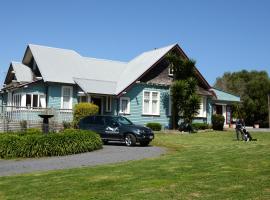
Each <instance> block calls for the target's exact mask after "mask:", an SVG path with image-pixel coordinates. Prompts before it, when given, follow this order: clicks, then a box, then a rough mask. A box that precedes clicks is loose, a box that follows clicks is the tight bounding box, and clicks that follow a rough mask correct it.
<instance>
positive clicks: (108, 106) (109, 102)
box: [106, 96, 112, 112]
mask: <svg viewBox="0 0 270 200" xmlns="http://www.w3.org/2000/svg"><path fill="white" fill-rule="evenodd" d="M111 111H112V97H110V96H106V112H111Z"/></svg>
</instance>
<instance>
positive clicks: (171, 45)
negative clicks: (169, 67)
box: [140, 43, 177, 55]
mask: <svg viewBox="0 0 270 200" xmlns="http://www.w3.org/2000/svg"><path fill="white" fill-rule="evenodd" d="M175 45H177V43H173V44H170V45H166V46H164V47H159V48H154V49H152V50H147V51H144V52H142V53H141V54H143V53H148V52H152V51H157V50H160V49H165V48H168V47H173V46H175ZM141 54H140V55H141Z"/></svg>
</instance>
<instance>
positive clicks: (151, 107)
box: [143, 91, 160, 115]
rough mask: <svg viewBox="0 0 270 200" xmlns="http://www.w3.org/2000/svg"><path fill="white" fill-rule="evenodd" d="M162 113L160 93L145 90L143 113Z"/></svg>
mask: <svg viewBox="0 0 270 200" xmlns="http://www.w3.org/2000/svg"><path fill="white" fill-rule="evenodd" d="M159 113H160V93H159V92H157V91H144V92H143V114H144V115H159Z"/></svg>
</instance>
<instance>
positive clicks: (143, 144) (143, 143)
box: [140, 141, 150, 147]
mask: <svg viewBox="0 0 270 200" xmlns="http://www.w3.org/2000/svg"><path fill="white" fill-rule="evenodd" d="M149 143H150V141H143V142H140V145H141V146H142V147H146V146H148V145H149Z"/></svg>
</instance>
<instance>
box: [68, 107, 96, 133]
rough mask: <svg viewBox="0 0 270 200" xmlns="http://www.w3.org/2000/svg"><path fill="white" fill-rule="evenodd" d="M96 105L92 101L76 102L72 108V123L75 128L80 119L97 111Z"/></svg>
mask: <svg viewBox="0 0 270 200" xmlns="http://www.w3.org/2000/svg"><path fill="white" fill-rule="evenodd" d="M98 109H99V108H98V106H97V105H95V104H93V103H78V104H76V105H75V106H74V109H73V125H74V127H75V128H76V127H77V126H78V123H79V122H80V120H81V119H82V118H84V117H86V116H89V115H95V114H97V113H98Z"/></svg>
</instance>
